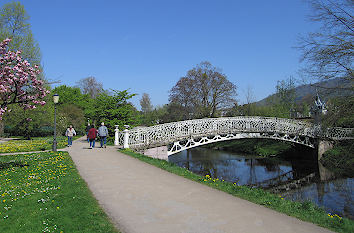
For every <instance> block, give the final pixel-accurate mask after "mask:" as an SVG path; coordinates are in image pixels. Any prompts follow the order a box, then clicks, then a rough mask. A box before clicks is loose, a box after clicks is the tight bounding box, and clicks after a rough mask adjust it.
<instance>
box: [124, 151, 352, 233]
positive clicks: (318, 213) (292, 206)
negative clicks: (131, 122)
mask: <svg viewBox="0 0 354 233" xmlns="http://www.w3.org/2000/svg"><path fill="white" fill-rule="evenodd" d="M120 151H121V152H122V153H124V154H127V155H130V156H132V157H134V158H137V159H139V160H141V161H144V162H146V163H149V164H151V165H153V166H156V167H159V168H161V169H164V170H166V171H169V172H171V173H174V174H176V175H179V176H183V177H185V178H187V179H190V180H193V181H196V182H199V183H202V184H205V185H208V186H210V187H212V188H216V189H219V190H221V191H224V192H226V193H229V194H231V195H234V196H236V197H240V198H242V199H245V200H248V201H251V202H253V203H256V204H260V205H263V206H266V207H268V208H271V209H274V210H276V211H279V212H281V213H284V214H287V215H290V216H293V217H296V218H299V219H301V220H304V221H307V222H312V223H315V224H317V225H319V226H322V227H325V228H328V229H331V230H334V231H337V232H354V221H353V220H350V219H347V218H342V217H340V216H338V215H335V214H331V213H326V212H325V211H324V210H323V209H321V208H319V207H317V206H316V205H314V204H313V203H311V202H309V201H308V202H303V203H301V202H294V201H289V200H286V199H284V198H282V197H281V196H279V195H275V194H272V193H269V192H266V191H264V190H262V189H257V188H249V187H246V186H239V185H237V183H230V182H226V181H223V180H218V179H212V178H211V177H210V176H208V175H207V176H199V175H197V174H194V173H192V172H190V171H189V170H187V169H184V168H181V167H178V166H177V165H174V164H173V163H170V162H168V161H165V160H159V159H153V158H150V157H147V156H145V155H141V154H138V153H135V152H133V151H131V150H129V149H124V150H120Z"/></svg>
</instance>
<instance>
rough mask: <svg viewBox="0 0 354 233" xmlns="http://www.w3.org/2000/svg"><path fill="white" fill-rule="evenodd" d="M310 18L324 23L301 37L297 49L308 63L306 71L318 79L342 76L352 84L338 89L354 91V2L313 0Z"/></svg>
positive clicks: (341, 77) (346, 0)
mask: <svg viewBox="0 0 354 233" xmlns="http://www.w3.org/2000/svg"><path fill="white" fill-rule="evenodd" d="M310 2H311V3H312V7H313V10H314V13H313V15H312V16H311V20H313V21H315V22H319V23H320V24H321V25H322V26H321V28H320V30H319V31H318V32H315V33H309V34H308V36H307V37H301V38H300V40H299V46H298V49H300V51H301V52H302V61H304V62H306V67H305V69H304V71H305V73H306V74H307V75H309V76H310V77H315V78H319V79H322V80H323V79H333V78H339V79H344V80H349V81H350V83H351V85H349V86H340V85H339V86H338V87H336V88H341V89H350V90H353V88H354V85H353V77H354V73H353V35H354V21H353V12H354V4H353V1H352V0H336V1H333V0H311V1H310Z"/></svg>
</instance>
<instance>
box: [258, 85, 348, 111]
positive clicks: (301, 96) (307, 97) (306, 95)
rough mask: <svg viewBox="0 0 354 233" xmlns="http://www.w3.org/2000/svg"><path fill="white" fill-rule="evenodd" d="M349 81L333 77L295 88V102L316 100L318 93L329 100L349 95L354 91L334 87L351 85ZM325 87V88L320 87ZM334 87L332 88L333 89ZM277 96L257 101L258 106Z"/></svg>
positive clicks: (273, 95)
mask: <svg viewBox="0 0 354 233" xmlns="http://www.w3.org/2000/svg"><path fill="white" fill-rule="evenodd" d="M349 85H350V82H349V81H343V80H339V79H332V80H328V81H323V82H318V83H315V84H306V85H301V86H298V87H296V88H295V93H296V94H295V96H296V97H295V102H296V103H300V102H302V101H311V102H312V100H314V97H315V96H316V94H317V93H318V94H319V95H320V97H321V99H323V100H324V101H327V100H328V99H329V98H332V97H336V96H348V95H353V94H354V93H353V91H349V90H342V89H340V90H336V89H335V88H334V87H337V86H349ZM320 87H325V88H320ZM331 88H332V89H331ZM274 97H275V94H272V95H269V96H268V97H266V98H264V99H262V100H260V101H258V102H256V105H258V106H265V105H267V104H268V103H270V100H271V99H272V98H274Z"/></svg>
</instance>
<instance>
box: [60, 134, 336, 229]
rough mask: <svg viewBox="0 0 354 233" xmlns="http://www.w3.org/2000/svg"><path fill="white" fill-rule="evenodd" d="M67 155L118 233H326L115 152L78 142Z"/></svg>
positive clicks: (310, 225) (110, 149) (108, 148)
mask: <svg viewBox="0 0 354 233" xmlns="http://www.w3.org/2000/svg"><path fill="white" fill-rule="evenodd" d="M97 145H99V143H98V144H96V146H97ZM67 150H68V151H69V153H70V155H71V157H72V159H73V160H74V162H75V164H76V166H77V168H78V170H79V172H80V174H81V176H82V178H83V179H84V180H85V181H86V182H87V184H88V186H89V188H90V190H91V191H92V192H93V194H94V196H95V197H96V199H97V200H98V201H99V203H100V204H101V206H102V207H103V208H104V210H105V211H106V213H107V214H108V215H109V216H110V217H111V218H112V220H113V222H114V223H115V224H116V226H117V228H118V229H120V230H121V231H122V232H131V233H134V232H139V233H159V232H161V233H173V232H186V233H189V232H190V233H198V232H201V233H208V232H210V233H211V232H213V233H217V232H232V233H237V232H240V233H241V232H242V233H249V232H250V233H251V232H254V233H263V232H264V233H270V232H279V233H287V232H289V233H297V232H299V233H300V232H311V233H315V232H331V231H329V230H327V229H324V228H321V227H318V226H316V225H314V224H311V223H307V222H303V221H300V220H298V219H296V218H293V217H289V216H287V215H284V214H281V213H278V212H276V211H273V210H270V209H267V208H265V207H263V206H259V205H256V204H253V203H251V202H248V201H245V200H242V199H239V198H237V197H234V196H231V195H229V194H226V193H224V192H221V191H218V190H215V189H213V188H210V187H208V186H205V185H202V184H199V183H196V182H193V181H190V180H188V179H185V178H182V177H180V176H177V175H174V174H171V173H169V172H166V171H164V170H161V169H159V168H156V167H154V166H151V165H149V164H146V163H144V162H141V161H139V160H137V159H134V158H132V157H129V156H127V155H124V154H122V153H119V152H117V149H116V148H115V147H107V148H94V149H88V143H87V142H85V141H84V140H83V139H79V140H76V141H74V143H73V146H72V147H70V148H67Z"/></svg>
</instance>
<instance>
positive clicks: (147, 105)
mask: <svg viewBox="0 0 354 233" xmlns="http://www.w3.org/2000/svg"><path fill="white" fill-rule="evenodd" d="M140 106H141V111H142V112H143V113H144V114H146V113H149V112H151V111H152V109H153V106H152V104H151V100H150V96H149V94H147V93H143V96H142V97H141V99H140Z"/></svg>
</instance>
